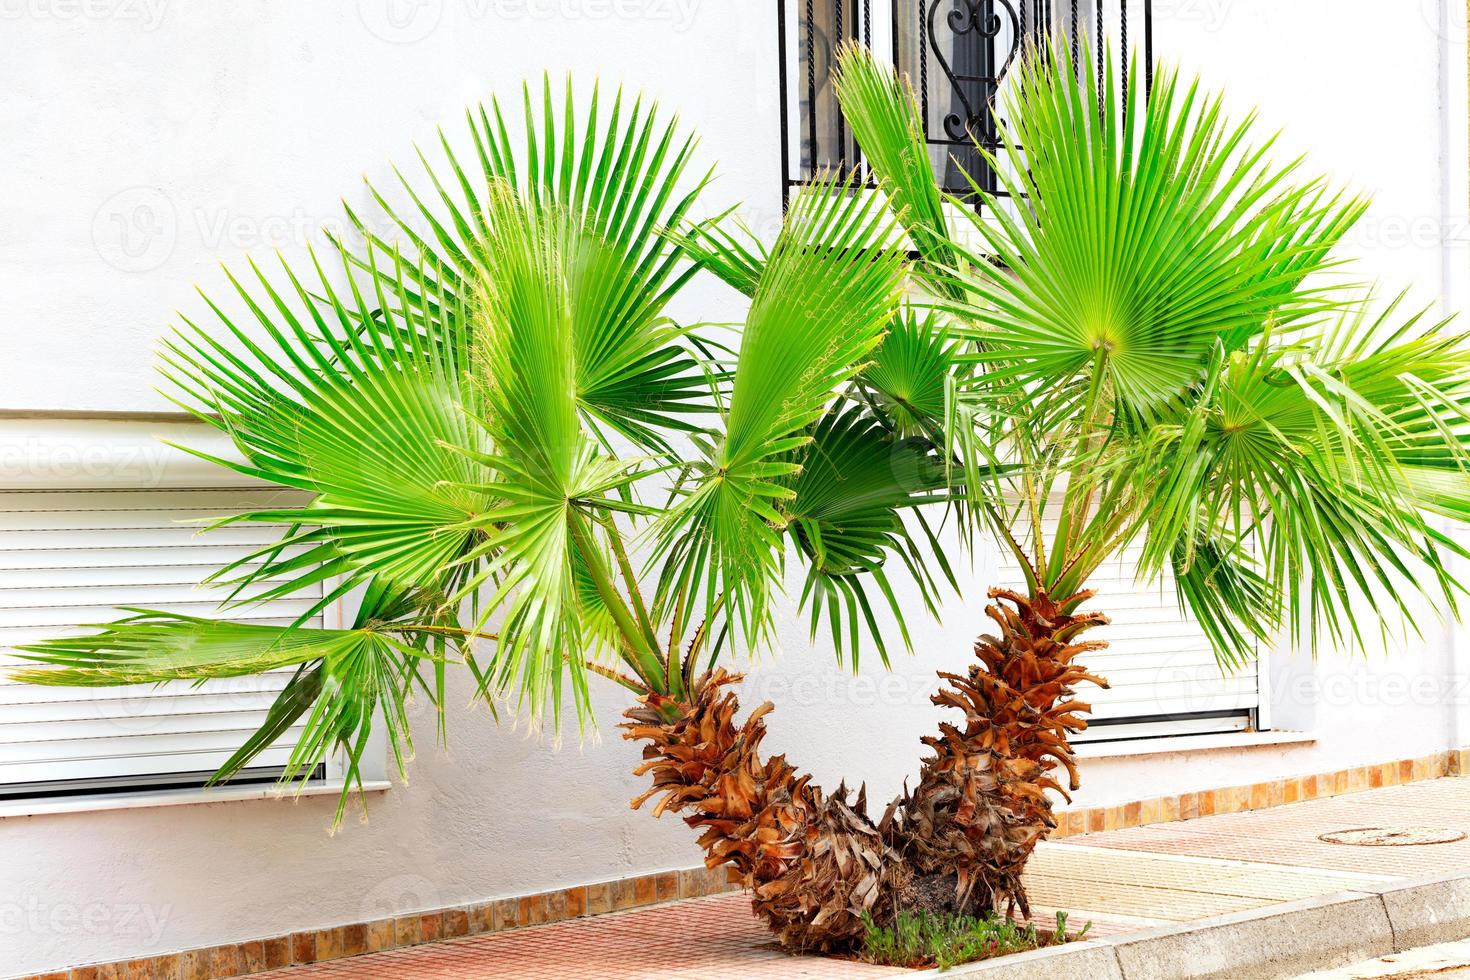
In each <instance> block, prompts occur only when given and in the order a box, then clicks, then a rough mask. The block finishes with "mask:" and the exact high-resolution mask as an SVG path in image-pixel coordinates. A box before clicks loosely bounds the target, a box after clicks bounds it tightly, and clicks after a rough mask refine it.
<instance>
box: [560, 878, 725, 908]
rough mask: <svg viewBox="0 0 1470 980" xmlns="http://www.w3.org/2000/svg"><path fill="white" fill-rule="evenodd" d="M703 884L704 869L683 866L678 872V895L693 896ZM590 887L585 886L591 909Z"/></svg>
mask: <svg viewBox="0 0 1470 980" xmlns="http://www.w3.org/2000/svg"><path fill="white" fill-rule="evenodd" d="M703 886H704V869H703V868H699V869H694V868H685V869H684V870H682V871H680V872H679V897H680V898H695V897H697V896H698V895H699V894H700V889H702V888H703ZM592 887H593V886H591V885H588V886H587V909H588V911H592Z"/></svg>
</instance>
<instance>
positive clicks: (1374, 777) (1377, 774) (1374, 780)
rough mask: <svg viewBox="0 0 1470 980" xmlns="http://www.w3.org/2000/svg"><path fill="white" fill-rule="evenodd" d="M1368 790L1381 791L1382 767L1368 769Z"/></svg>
mask: <svg viewBox="0 0 1470 980" xmlns="http://www.w3.org/2000/svg"><path fill="white" fill-rule="evenodd" d="M1368 788H1369V789H1382V788H1383V767H1382V766H1369V767H1368Z"/></svg>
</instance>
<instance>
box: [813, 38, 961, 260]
mask: <svg viewBox="0 0 1470 980" xmlns="http://www.w3.org/2000/svg"><path fill="white" fill-rule="evenodd" d="M832 82H833V87H834V88H835V89H836V92H837V100H838V102H839V104H840V105H841V106H842V115H843V118H844V119H846V120H847V123H848V124H849V125H850V126H852V132H853V136H854V138H856V140H857V143H858V146H859V147H860V148H861V149H862V152H863V159H864V160H865V161H866V162H867V164H868V166H869V167H870V168H871V170H872V172H873V176H874V177H875V178H877V181H878V186H879V187H881V188H882V190H883V193H884V194H885V195H886V196H887V198H888V202H889V205H890V206H891V207H892V209H893V211H894V213H895V214H896V215H897V216H898V218H899V220H900V221H901V222H902V223H903V227H904V230H905V231H906V232H907V233H908V238H909V242H910V244H912V246H913V248H914V250H915V251H916V252H917V253H918V254H919V257H920V260H921V263H922V264H923V266H924V267H925V269H926V270H927V271H930V272H937V271H938V270H942V269H948V268H950V267H952V266H953V265H954V264H955V252H954V246H953V238H952V236H951V234H950V230H949V224H948V222H947V221H946V219H945V215H944V195H943V193H942V191H941V190H940V188H939V182H938V181H937V180H936V179H935V176H934V166H933V164H932V163H931V161H930V158H929V143H928V141H927V139H926V138H925V136H924V124H923V118H922V116H921V114H920V110H919V103H918V100H917V99H916V98H915V97H914V93H913V90H912V89H910V88H909V86H908V84H907V82H906V81H905V80H903V79H900V78H899V76H898V74H897V73H895V72H894V71H893V69H892V68H891V67H889V66H888V65H885V64H883V63H881V62H879V61H878V59H876V58H874V57H873V54H872V52H871V51H868V50H867V49H866V48H863V47H861V46H859V45H858V44H856V43H855V42H848V43H846V44H844V45H843V47H842V49H841V50H840V51H839V52H838V55H837V69H836V71H835V72H834V73H833V76H832Z"/></svg>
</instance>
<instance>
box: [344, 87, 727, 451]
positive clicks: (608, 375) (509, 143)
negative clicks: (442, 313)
mask: <svg viewBox="0 0 1470 980" xmlns="http://www.w3.org/2000/svg"><path fill="white" fill-rule="evenodd" d="M521 101H522V105H521V106H520V107H518V108H519V110H520V111H519V112H518V113H507V112H505V111H503V110H502V108H501V105H500V103H499V101H498V100H494V99H492V100H491V102H490V104H489V105H488V106H481V107H479V109H478V110H476V111H472V112H470V113H468V119H467V122H468V127H469V130H470V135H471V138H472V140H473V143H474V150H475V152H474V159H475V165H474V166H466V165H464V164H463V163H461V161H460V159H459V157H458V156H457V155H456V153H455V151H454V149H453V148H452V146H451V144H450V142H449V140H448V138H447V137H446V136H445V135H444V134H443V133H442V132H441V133H440V144H441V149H442V153H443V161H444V162H443V164H442V167H444V168H447V171H448V173H447V174H441V173H440V172H439V171H438V170H436V167H435V165H433V164H431V163H430V161H429V158H428V157H427V156H426V155H425V154H424V153H423V152H422V151H420V152H419V159H420V161H421V163H422V164H423V167H424V170H425V173H426V176H427V178H428V180H429V184H430V190H427V191H422V192H421V191H419V190H417V189H415V187H414V185H413V183H412V182H411V181H410V180H409V179H408V178H407V177H405V176H404V175H403V174H401V173H399V174H398V175H397V176H398V180H399V183H400V184H401V189H402V191H403V192H404V193H405V194H406V195H407V197H408V198H409V201H410V207H409V208H407V209H395V208H394V206H393V205H392V204H391V203H390V202H389V200H388V197H387V195H386V194H384V193H380V192H379V191H378V190H377V189H373V191H372V193H373V197H374V200H375V202H376V203H377V204H378V206H379V207H380V208H381V209H382V210H383V212H384V214H385V215H386V216H387V217H388V219H389V221H390V223H391V224H392V226H393V227H394V228H395V229H396V230H397V231H398V232H399V234H400V235H401V236H403V237H405V238H406V239H407V240H408V243H409V244H410V245H411V246H412V247H414V248H416V249H417V250H418V251H419V252H420V253H421V254H423V255H425V256H428V257H429V258H430V259H431V260H432V261H431V262H430V263H429V266H430V268H429V273H430V274H429V275H428V276H426V277H425V281H424V282H423V283H422V284H421V285H422V288H424V289H425V290H427V291H430V292H434V291H438V292H444V293H448V294H451V295H458V294H459V293H461V292H464V291H469V292H471V293H472V292H474V290H475V288H476V287H475V286H474V283H475V282H476V281H477V280H478V277H479V275H480V268H479V266H480V264H481V263H482V262H483V260H484V249H485V242H486V240H487V239H488V237H489V236H490V235H491V234H492V227H491V226H492V222H491V220H490V218H489V211H490V210H491V209H492V206H493V202H492V201H491V200H490V196H491V192H488V191H487V188H493V187H497V186H509V187H511V188H512V189H513V190H514V191H515V193H516V194H518V195H520V196H521V197H523V198H524V199H525V201H526V202H527V205H528V206H529V207H531V208H533V209H537V210H539V209H542V208H549V209H553V210H556V211H558V212H560V213H561V214H563V215H564V216H565V218H566V220H567V221H568V222H570V223H571V224H572V225H573V226H574V227H576V228H577V229H578V234H579V235H580V236H581V237H582V238H583V239H584V241H583V242H582V244H581V246H580V247H579V248H578V249H577V250H576V262H575V263H574V264H572V265H571V266H570V267H569V268H568V269H566V270H565V272H566V275H567V277H568V282H569V287H570V289H571V292H572V293H573V294H574V295H575V297H576V302H575V303H574V305H573V310H572V317H573V324H574V328H575V334H574V335H575V350H576V354H577V357H576V361H575V363H576V375H577V376H576V383H577V394H578V404H579V409H580V411H582V412H583V414H584V416H585V418H586V419H587V420H588V421H589V422H591V423H592V424H593V425H594V426H595V427H599V428H604V427H605V429H606V430H607V431H608V432H610V433H617V434H619V435H621V436H623V437H625V438H628V439H631V440H633V441H634V442H635V443H637V444H638V445H640V446H643V447H646V448H649V449H652V450H656V451H667V449H668V444H667V441H666V439H665V438H664V435H663V434H661V433H666V432H667V431H670V430H672V431H675V432H683V431H688V430H690V429H691V428H694V427H696V426H697V425H698V421H699V420H698V417H699V416H700V415H702V414H706V413H708V412H710V411H712V410H713V409H712V406H711V405H710V403H709V398H708V383H709V378H708V373H709V372H708V371H707V370H706V368H705V367H704V365H702V364H701V362H700V360H699V359H698V358H696V357H694V356H692V355H691V353H690V351H689V349H688V345H687V344H686V342H685V337H684V334H685V331H684V330H682V329H681V328H679V327H678V326H676V325H675V324H674V323H673V322H672V321H671V320H670V319H669V317H668V315H667V313H666V307H667V305H668V303H669V300H670V299H671V298H672V297H673V296H674V295H675V294H676V293H677V292H678V291H679V290H680V289H681V288H682V287H683V285H684V283H685V282H687V281H688V279H689V277H690V276H692V275H693V274H694V273H695V272H696V271H697V269H696V266H694V265H693V264H692V263H690V262H688V261H686V260H685V258H684V256H683V254H682V253H681V251H680V249H679V248H678V247H677V244H676V243H675V241H674V238H673V237H672V236H666V235H664V234H663V232H665V231H667V230H670V229H674V228H676V227H678V226H679V225H680V224H681V223H682V222H683V220H684V218H685V216H686V215H687V214H688V212H689V209H690V208H691V207H692V206H693V204H694V202H695V201H696V200H697V198H698V195H699V193H700V191H701V190H702V189H703V187H704V184H705V181H706V180H707V178H704V179H698V180H692V181H691V180H689V179H687V178H688V169H689V165H690V161H691V160H692V158H693V155H694V152H695V148H696V144H695V141H694V139H693V138H692V137H688V136H682V135H681V134H680V127H679V124H678V120H677V119H669V120H663V119H661V118H660V114H659V111H658V107H657V106H655V105H651V104H650V105H645V104H644V103H643V101H642V100H641V99H635V100H633V102H632V104H631V105H629V104H628V103H627V101H626V100H625V99H624V97H623V94H622V93H621V92H618V93H616V95H615V96H614V98H613V101H612V106H611V108H610V109H608V108H607V107H606V105H605V103H604V102H603V101H602V100H601V98H600V92H599V90H598V89H597V88H596V87H594V88H593V90H592V93H591V97H590V101H589V102H588V105H587V108H586V109H585V111H582V112H579V111H578V109H577V106H576V100H575V93H574V89H573V87H572V83H571V80H570V78H569V79H568V80H567V83H566V87H565V91H564V93H563V95H562V98H561V101H560V104H558V101H557V99H556V98H554V97H553V94H552V88H551V81H550V78H549V77H545V78H543V79H542V85H541V92H540V94H539V99H538V98H537V97H536V96H535V95H534V94H533V91H532V89H531V88H530V87H529V86H526V87H525V88H524V89H523V92H522V100H521ZM604 109H606V112H607V114H606V120H605V121H604V117H603V111H604ZM516 115H519V116H520V120H521V121H520V122H519V124H513V123H512V124H508V123H507V116H510V117H511V118H514V117H515V116H516ZM512 133H515V135H514V136H512ZM471 173H473V175H474V176H473V177H471V176H470V174H471ZM400 210H403V211H404V213H403V214H402V215H400V213H399V211H400ZM353 218H354V221H355V225H356V227H357V229H358V230H359V232H360V233H361V234H362V235H363V236H364V237H365V238H366V239H367V241H368V242H369V244H370V245H372V244H376V245H377V246H378V247H380V248H382V247H389V246H388V244H387V243H386V242H384V241H383V239H382V238H380V237H379V236H378V234H377V233H376V232H375V231H374V230H373V229H372V228H371V227H370V226H369V225H368V224H367V223H366V222H365V221H363V220H362V219H361V218H359V217H357V216H356V215H353ZM421 226H427V227H428V228H429V233H428V234H427V236H425V235H421V234H419V233H418V232H417V231H416V227H421ZM359 264H361V265H364V266H366V264H367V263H365V262H360V263H359ZM690 416H693V417H694V418H690Z"/></svg>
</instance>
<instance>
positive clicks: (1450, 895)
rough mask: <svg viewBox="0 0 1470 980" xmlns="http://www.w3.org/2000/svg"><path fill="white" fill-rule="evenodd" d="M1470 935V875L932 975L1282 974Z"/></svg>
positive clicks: (922, 979) (1223, 978) (1206, 977)
mask: <svg viewBox="0 0 1470 980" xmlns="http://www.w3.org/2000/svg"><path fill="white" fill-rule="evenodd" d="M1467 936H1470V875H1467V874H1457V875H1453V876H1449V877H1439V878H1421V879H1410V880H1405V881H1397V882H1391V883H1389V884H1384V885H1364V886H1362V887H1357V888H1354V889H1353V890H1351V891H1343V892H1337V893H1335V894H1332V895H1324V896H1320V897H1317V898H1308V899H1302V900H1300V901H1295V902H1282V903H1279V904H1276V905H1268V906H1266V907H1265V908H1260V909H1251V910H1250V911H1247V912H1236V913H1232V914H1230V915H1222V916H1217V917H1215V918H1212V919H1201V920H1199V921H1197V922H1188V923H1181V924H1179V925H1170V926H1163V927H1160V928H1157V929H1149V930H1146V931H1143V932H1136V933H1132V934H1130V935H1126V936H1117V937H1114V938H1111V939H1097V940H1087V941H1085V942H1080V943H1073V944H1068V945H1066V946H1059V947H1056V948H1054V949H1038V950H1033V951H1032V952H1029V953H1020V954H1017V955H1014V956H1007V957H1004V958H1002V959H997V960H989V961H982V962H980V963H975V964H972V965H970V966H960V967H955V968H954V969H952V970H948V971H946V972H944V973H940V972H939V971H937V970H926V971H924V972H922V973H915V974H912V976H913V978H914V980H927V978H931V977H932V978H954V980H959V978H968V977H976V978H983V980H1274V978H1278V977H1293V976H1296V975H1298V974H1301V973H1309V972H1312V971H1314V970H1327V969H1331V968H1333V967H1338V966H1345V965H1347V964H1350V963H1356V962H1358V961H1360V960H1370V959H1374V958H1376V957H1379V956H1386V955H1388V954H1390V953H1401V952H1404V951H1405V950H1408V949H1413V948H1415V947H1418V946H1428V945H1432V944H1434V943H1442V942H1449V941H1451V940H1456V939H1464V938H1466V937H1467Z"/></svg>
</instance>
